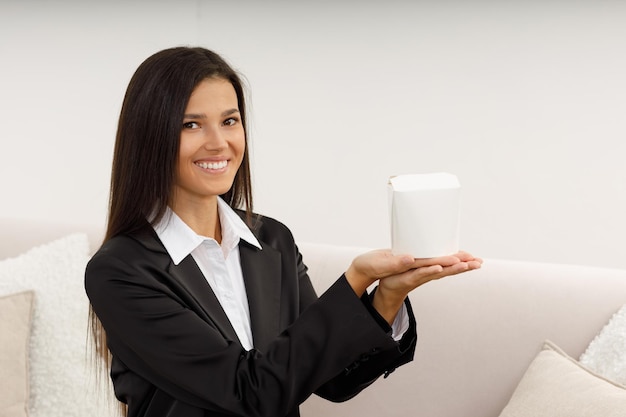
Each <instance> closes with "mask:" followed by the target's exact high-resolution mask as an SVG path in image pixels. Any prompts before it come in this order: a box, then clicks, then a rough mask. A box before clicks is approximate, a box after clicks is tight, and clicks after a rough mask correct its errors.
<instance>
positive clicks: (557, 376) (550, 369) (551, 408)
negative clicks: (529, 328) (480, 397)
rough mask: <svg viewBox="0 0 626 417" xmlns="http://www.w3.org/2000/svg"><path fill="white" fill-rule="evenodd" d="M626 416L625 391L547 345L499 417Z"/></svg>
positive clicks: (623, 388)
mask: <svg viewBox="0 0 626 417" xmlns="http://www.w3.org/2000/svg"><path fill="white" fill-rule="evenodd" d="M625 415H626V387H623V386H621V385H619V384H617V383H614V382H612V381H609V380H607V379H605V378H603V377H601V376H599V375H595V374H594V373H593V372H591V371H589V370H588V369H586V368H585V367H583V366H582V365H580V363H578V362H576V361H575V360H574V359H572V358H570V357H569V356H568V355H566V354H565V353H564V352H563V351H562V350H561V349H559V348H558V347H557V346H556V345H554V344H553V343H551V342H548V341H546V343H545V344H544V346H543V349H542V350H541V351H540V352H539V354H538V355H537V356H536V357H535V359H534V360H533V361H532V363H531V364H530V366H529V367H528V369H527V370H526V373H525V374H524V376H523V377H522V380H521V381H520V383H519V385H518V386H517V388H516V389H515V392H514V393H513V396H512V397H511V400H510V401H509V403H508V404H507V406H506V407H505V408H504V410H502V413H501V414H500V417H538V416H546V417H624V416H625Z"/></svg>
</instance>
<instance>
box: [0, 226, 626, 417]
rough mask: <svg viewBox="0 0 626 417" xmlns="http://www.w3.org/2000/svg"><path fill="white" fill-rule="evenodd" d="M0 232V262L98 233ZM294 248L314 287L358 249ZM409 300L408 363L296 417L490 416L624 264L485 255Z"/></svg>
mask: <svg viewBox="0 0 626 417" xmlns="http://www.w3.org/2000/svg"><path fill="white" fill-rule="evenodd" d="M0 231H1V233H2V235H1V237H2V239H0V259H5V258H7V257H14V256H16V255H18V254H20V253H23V252H25V251H26V250H28V249H29V248H31V247H34V246H36V245H40V244H43V243H46V242H50V241H53V240H55V239H57V238H59V237H62V236H65V235H67V234H68V233H73V232H80V233H83V232H85V233H87V234H88V236H89V242H90V243H89V245H90V250H93V249H94V248H95V247H96V246H97V244H98V241H99V239H100V229H99V228H98V227H93V226H90V227H77V226H68V225H61V224H45V223H42V222H31V221H18V220H12V219H3V220H0ZM300 249H301V252H302V253H303V256H304V260H305V263H307V265H308V266H309V270H310V276H311V278H312V280H313V283H314V285H315V286H316V288H317V289H318V290H319V291H320V292H321V291H323V290H324V289H325V288H326V287H328V286H329V285H330V284H331V282H332V281H334V280H335V279H336V278H337V277H338V276H339V275H340V274H341V273H342V272H343V270H344V269H345V268H346V267H347V265H348V264H349V262H350V261H351V260H352V258H353V257H354V256H355V255H357V254H358V253H360V252H362V251H363V249H360V248H351V247H339V246H331V245H317V244H309V243H302V244H301V245H300ZM468 249H471V248H468ZM2 262H6V261H0V273H1V270H2ZM0 276H1V275H0ZM72 285H74V284H72ZM76 285H77V286H79V285H82V282H81V283H78V284H76ZM0 288H1V287H0ZM35 298H37V291H35ZM411 301H412V303H413V308H414V310H415V314H416V317H417V320H418V337H419V340H418V345H417V350H416V354H415V360H414V362H412V363H410V364H408V365H405V366H403V367H401V368H399V369H398V370H396V371H395V372H394V373H393V374H391V375H390V376H389V377H388V378H386V379H382V378H381V379H380V380H379V381H377V382H376V383H375V384H374V385H373V386H372V387H370V388H368V389H367V390H365V391H364V392H363V393H362V394H361V395H359V396H357V397H356V398H354V399H352V400H350V401H348V402H346V403H342V404H332V403H328V402H326V401H324V400H321V399H319V398H317V397H312V398H310V399H309V400H308V401H307V402H306V403H305V404H304V405H303V407H302V414H303V416H305V417H307V416H308V417H319V416H328V417H330V416H341V417H351V416H354V417H363V416H376V417H378V416H402V417H406V416H424V417H460V416H463V417H496V416H498V415H500V413H501V411H502V410H503V409H504V408H505V406H506V405H507V402H508V401H509V399H510V398H511V396H512V394H513V392H514V391H515V390H516V387H517V386H518V383H519V382H520V380H521V379H522V377H523V375H524V373H525V372H526V370H527V369H528V367H529V365H530V364H531V362H532V361H533V359H534V358H535V357H536V356H537V355H538V354H539V352H540V350H541V348H542V344H543V342H544V341H545V340H546V339H549V340H551V341H552V342H554V343H555V344H556V345H558V347H560V348H561V349H562V350H563V351H564V352H565V353H567V354H568V355H570V356H571V357H573V358H575V359H578V358H579V356H580V355H581V354H582V353H583V352H584V351H585V349H587V347H588V346H589V344H590V342H592V340H593V339H594V338H595V337H596V336H597V335H598V334H599V333H600V332H601V330H602V329H603V327H604V326H605V325H606V324H607V323H608V322H609V320H610V319H611V317H612V316H613V314H614V313H616V312H617V311H618V310H619V309H620V308H621V307H622V306H623V305H625V304H626V270H612V269H604V268H597V267H585V266H573V265H555V264H547V263H535V262H520V261H507V260H496V259H486V260H485V263H484V265H483V268H482V269H481V270H478V271H474V272H471V273H468V274H465V275H461V276H456V277H450V278H446V279H443V280H440V281H437V282H432V283H429V284H427V285H425V286H423V287H421V288H419V289H417V290H416V291H414V293H413V294H412V295H411ZM72 302H76V303H78V302H84V300H63V301H62V302H59V305H58V308H59V309H62V308H65V307H66V304H65V303H72ZM35 308H37V307H35ZM2 319H3V320H4V319H5V318H4V317H3V318H2ZM337 319H338V320H340V318H337ZM78 323H86V319H85V321H84V322H83V321H82V319H81V320H79V321H78ZM81 325H82V324H81ZM79 330H80V331H81V332H84V330H85V328H81V329H79ZM624 351H625V352H626V345H625V346H624ZM39 366H41V365H39ZM564 379H565V380H569V379H570V378H569V377H567V378H564ZM607 384H608V382H607ZM614 387H615V388H616V389H618V390H622V389H623V387H622V388H620V387H619V386H617V385H615V386H614ZM540 390H543V389H542V388H540ZM31 394H32V393H31ZM35 394H36V393H35ZM570 394H573V395H574V396H575V397H576V396H577V394H576V393H570ZM594 395H595V394H594ZM619 395H622V392H621V391H620V392H618V394H617V396H619ZM596 397H597V395H596ZM32 401H33V400H32V399H31V404H32ZM99 401H102V400H101V399H100V400H99ZM104 402H106V400H105V401H104ZM620 404H626V403H620ZM625 407H626V406H625ZM105 408H106V407H104V408H103V407H99V408H98V409H99V410H100V409H102V410H104V409H105ZM0 411H1V410H0ZM66 411H67V410H66ZM622 411H623V414H615V415H626V408H624V409H623V410H622ZM0 414H1V412H0ZM96 414H97V413H96ZM112 414H113V412H112V411H110V410H109V411H106V412H105V411H102V412H100V414H99V415H112ZM32 415H42V416H43V415H47V416H51V415H53V414H49V413H44V412H43V411H42V405H41V404H39V410H37V413H35V414H32ZM63 415H65V416H68V415H70V416H71V415H81V413H80V412H77V413H75V414H72V413H71V412H69V413H68V412H65V413H64V414H63ZM511 415H526V414H511ZM543 415H548V414H543ZM553 415H556V414H553ZM581 415H590V416H591V415H594V414H593V413H591V414H581ZM595 415H596V416H599V415H602V414H595ZM604 415H613V414H608V413H607V414H604ZM92 416H93V413H92Z"/></svg>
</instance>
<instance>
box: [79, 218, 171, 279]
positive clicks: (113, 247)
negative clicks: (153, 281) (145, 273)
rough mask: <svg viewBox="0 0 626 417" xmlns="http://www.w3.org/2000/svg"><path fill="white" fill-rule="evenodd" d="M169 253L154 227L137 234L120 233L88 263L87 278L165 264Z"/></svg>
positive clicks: (108, 241) (163, 265)
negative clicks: (153, 229) (106, 272)
mask: <svg viewBox="0 0 626 417" xmlns="http://www.w3.org/2000/svg"><path fill="white" fill-rule="evenodd" d="M168 261H169V257H168V256H167V252H166V250H165V248H164V247H163V245H162V243H161V241H160V240H159V239H158V237H157V236H156V234H155V233H153V231H152V230H151V229H150V230H146V231H142V232H140V233H136V234H133V235H118V236H115V237H113V238H111V239H109V240H107V241H105V242H104V243H103V244H102V246H101V247H100V248H99V249H98V250H97V251H96V253H95V254H94V255H93V256H92V258H91V259H90V260H89V262H88V263H87V268H86V271H85V278H86V279H87V280H89V279H90V277H92V276H96V275H98V276H102V275H103V274H102V272H104V271H108V272H112V271H115V270H118V271H119V270H126V271H129V270H137V269H142V268H146V267H152V266H154V267H160V268H165V267H166V266H167V264H168ZM105 275H108V274H105Z"/></svg>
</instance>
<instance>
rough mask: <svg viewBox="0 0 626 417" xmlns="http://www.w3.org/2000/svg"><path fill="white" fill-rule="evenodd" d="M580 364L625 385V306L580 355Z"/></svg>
mask: <svg viewBox="0 0 626 417" xmlns="http://www.w3.org/2000/svg"><path fill="white" fill-rule="evenodd" d="M580 363H582V364H583V365H585V366H586V367H587V368H589V369H591V370H592V371H594V372H596V373H598V374H600V375H602V376H604V377H606V378H609V379H611V380H613V381H616V382H619V383H620V384H622V385H626V306H623V307H622V308H621V309H620V310H619V311H618V312H617V313H615V314H614V315H613V317H611V320H609V322H608V323H607V325H606V326H604V328H603V329H602V330H601V331H600V333H599V334H598V335H597V336H596V337H595V338H594V339H593V340H592V341H591V343H590V344H589V346H588V347H587V350H585V352H584V353H583V354H582V355H581V357H580ZM624 414H625V415H626V412H625V413H624Z"/></svg>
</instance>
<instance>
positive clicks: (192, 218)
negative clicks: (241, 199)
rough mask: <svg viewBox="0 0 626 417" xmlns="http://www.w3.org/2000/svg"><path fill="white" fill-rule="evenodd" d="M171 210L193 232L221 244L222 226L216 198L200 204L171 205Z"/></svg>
mask: <svg viewBox="0 0 626 417" xmlns="http://www.w3.org/2000/svg"><path fill="white" fill-rule="evenodd" d="M172 210H173V211H174V213H176V214H177V215H178V217H180V218H181V219H182V220H183V221H184V222H185V223H186V224H187V225H188V226H189V227H190V228H191V229H192V230H193V231H194V232H196V233H197V234H199V235H201V236H206V237H210V238H213V239H215V240H216V241H217V243H222V226H221V223H220V216H219V212H218V210H217V197H216V198H213V199H210V200H205V201H203V202H201V203H197V202H195V203H190V202H187V203H185V204H181V203H180V202H178V203H177V204H172Z"/></svg>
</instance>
